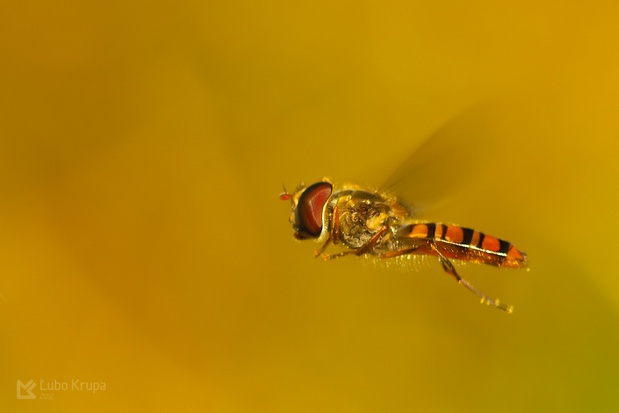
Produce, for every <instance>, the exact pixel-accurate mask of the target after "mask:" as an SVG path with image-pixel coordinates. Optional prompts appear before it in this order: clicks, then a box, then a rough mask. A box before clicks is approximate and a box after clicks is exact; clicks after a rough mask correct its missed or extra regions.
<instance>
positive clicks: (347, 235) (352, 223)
mask: <svg viewBox="0 0 619 413" xmlns="http://www.w3.org/2000/svg"><path fill="white" fill-rule="evenodd" d="M392 205H393V202H392V201H391V200H389V199H386V198H384V197H383V196H381V195H379V194H376V193H372V192H366V191H361V190H350V191H342V192H341V193H339V194H336V195H335V196H334V201H333V207H335V206H337V208H338V213H339V226H340V239H341V241H342V242H343V243H344V245H346V246H347V247H349V248H359V247H361V246H362V245H364V244H365V243H366V242H368V241H369V240H370V238H372V236H373V235H374V234H376V233H377V232H378V231H380V229H381V227H382V226H383V225H385V223H387V222H391V221H393V220H395V219H396V211H394V209H393V208H392ZM330 212H331V213H332V210H331V211H330Z"/></svg>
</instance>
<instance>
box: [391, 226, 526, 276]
mask: <svg viewBox="0 0 619 413" xmlns="http://www.w3.org/2000/svg"><path fill="white" fill-rule="evenodd" d="M397 237H398V238H400V239H402V238H408V239H415V240H425V241H428V242H429V241H434V242H435V244H436V247H437V249H438V250H439V251H440V252H441V253H442V254H443V255H445V256H446V257H447V258H454V259H457V260H462V261H470V262H477V263H483V264H489V265H495V266H497V267H509V268H519V267H524V266H525V265H526V254H524V253H523V252H522V251H520V250H518V249H517V248H516V247H514V246H513V245H512V244H511V243H509V242H507V241H504V240H502V239H499V238H496V237H493V236H491V235H486V234H484V233H482V232H479V231H476V230H474V229H471V228H463V227H459V226H457V225H448V224H441V223H429V222H428V223H423V224H410V225H407V226H405V227H402V228H401V229H400V230H399V231H398V233H397ZM417 253H420V254H433V255H436V252H434V251H432V250H431V249H430V248H424V247H423V246H420V248H419V251H418V252H417Z"/></svg>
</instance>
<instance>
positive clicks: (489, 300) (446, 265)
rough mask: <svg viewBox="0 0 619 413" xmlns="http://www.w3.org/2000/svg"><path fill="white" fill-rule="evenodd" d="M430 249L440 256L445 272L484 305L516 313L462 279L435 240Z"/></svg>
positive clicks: (431, 242)
mask: <svg viewBox="0 0 619 413" xmlns="http://www.w3.org/2000/svg"><path fill="white" fill-rule="evenodd" d="M430 247H431V248H432V250H433V251H434V252H435V253H436V255H438V261H439V262H440V263H441V265H442V266H443V269H444V270H445V272H447V273H448V274H451V275H452V276H453V277H454V278H455V279H456V281H458V284H460V285H462V286H464V287H466V288H468V289H469V290H470V291H472V292H473V293H474V294H476V295H477V296H478V297H479V298H480V299H481V303H482V304H486V305H489V306H491V307H496V308H498V309H500V310H503V311H506V312H508V313H509V314H511V313H512V312H513V311H514V308H513V307H512V306H511V305H506V304H501V303H500V302H499V299H498V298H497V299H492V298H488V296H486V295H485V294H484V293H482V292H481V291H479V290H478V289H477V288H475V287H474V286H473V285H472V284H471V283H469V282H468V281H467V280H465V279H464V278H462V277H460V276H459V275H458V273H457V272H456V269H455V268H454V266H453V264H452V263H451V261H449V260H448V259H447V257H445V255H443V253H442V252H441V251H440V250H439V249H438V247H437V246H436V242H434V241H433V240H432V241H430Z"/></svg>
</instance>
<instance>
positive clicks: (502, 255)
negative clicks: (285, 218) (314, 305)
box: [280, 179, 527, 313]
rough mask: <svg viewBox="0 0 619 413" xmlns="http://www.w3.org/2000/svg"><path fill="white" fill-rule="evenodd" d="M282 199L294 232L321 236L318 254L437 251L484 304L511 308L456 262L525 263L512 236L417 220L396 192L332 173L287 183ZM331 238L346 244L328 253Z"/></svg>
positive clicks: (448, 268)
mask: <svg viewBox="0 0 619 413" xmlns="http://www.w3.org/2000/svg"><path fill="white" fill-rule="evenodd" d="M280 199H282V200H285V201H287V200H290V201H291V203H292V213H291V215H290V223H291V224H292V227H293V230H294V236H295V238H297V239H299V240H305V239H314V240H316V241H318V242H322V246H321V247H320V248H319V249H318V250H316V251H315V256H316V257H319V256H320V257H322V258H323V259H325V260H331V259H334V258H339V257H344V256H347V255H356V256H362V255H370V256H375V257H378V258H380V259H387V258H394V257H400V256H406V255H430V256H435V257H437V258H438V261H439V263H440V264H441V265H442V267H443V269H444V270H445V271H446V272H447V273H448V274H450V275H451V276H453V277H454V278H455V279H456V281H457V282H458V283H459V284H461V285H462V286H464V287H466V288H467V289H469V290H470V291H471V292H473V293H474V294H476V295H477V296H478V297H479V298H480V301H481V303H482V304H487V305H489V306H492V307H495V308H498V309H501V310H504V311H506V312H508V313H511V312H512V311H513V307H512V306H510V305H506V304H503V303H501V302H500V301H499V299H493V298H489V297H488V296H486V295H485V294H484V293H482V292H481V291H480V290H478V289H477V288H475V287H474V286H473V285H472V284H471V283H469V282H468V281H466V280H465V279H463V278H462V277H460V275H459V274H458V272H457V271H456V269H455V267H454V265H453V263H452V260H459V261H465V262H472V263H481V264H488V265H492V266H495V267H501V268H521V267H525V266H526V261H527V257H526V254H525V253H524V252H522V251H520V250H519V249H518V248H516V247H515V246H513V245H512V244H511V243H509V242H508V241H505V240H502V239H499V238H496V237H493V236H490V235H487V234H485V233H483V232H480V231H477V230H474V229H471V228H465V227H461V226H458V225H451V224H444V223H440V222H424V221H419V220H416V219H415V218H414V214H413V210H412V209H411V208H410V207H407V206H405V204H404V203H403V202H402V201H401V200H400V199H399V198H398V197H397V196H396V195H394V194H392V193H389V192H384V191H375V190H370V189H366V188H363V187H360V186H356V185H343V186H337V185H335V184H333V183H332V182H331V181H330V180H328V179H323V180H322V181H320V182H316V183H314V184H312V185H309V186H304V185H301V186H299V187H298V188H297V189H296V190H295V191H294V192H293V193H288V192H287V191H286V189H285V188H284V192H283V193H282V194H281V195H280ZM329 244H333V245H337V244H342V245H343V246H344V247H346V249H345V250H344V251H341V252H337V253H334V254H327V253H325V250H326V248H327V246H328V245H329Z"/></svg>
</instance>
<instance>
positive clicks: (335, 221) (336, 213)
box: [314, 206, 340, 257]
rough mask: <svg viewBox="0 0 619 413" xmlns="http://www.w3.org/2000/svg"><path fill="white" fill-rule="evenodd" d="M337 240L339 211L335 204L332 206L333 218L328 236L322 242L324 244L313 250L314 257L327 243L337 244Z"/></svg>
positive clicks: (321, 251)
mask: <svg viewBox="0 0 619 413" xmlns="http://www.w3.org/2000/svg"><path fill="white" fill-rule="evenodd" d="M339 241H340V211H339V209H338V208H337V206H335V207H334V208H333V220H332V221H331V230H330V231H329V237H328V238H327V240H326V241H325V242H324V244H322V246H321V247H320V248H318V249H317V250H316V251H314V257H318V256H319V255H322V253H323V252H324V251H325V249H327V245H329V242H333V243H334V244H337V243H338V242H339Z"/></svg>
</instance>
